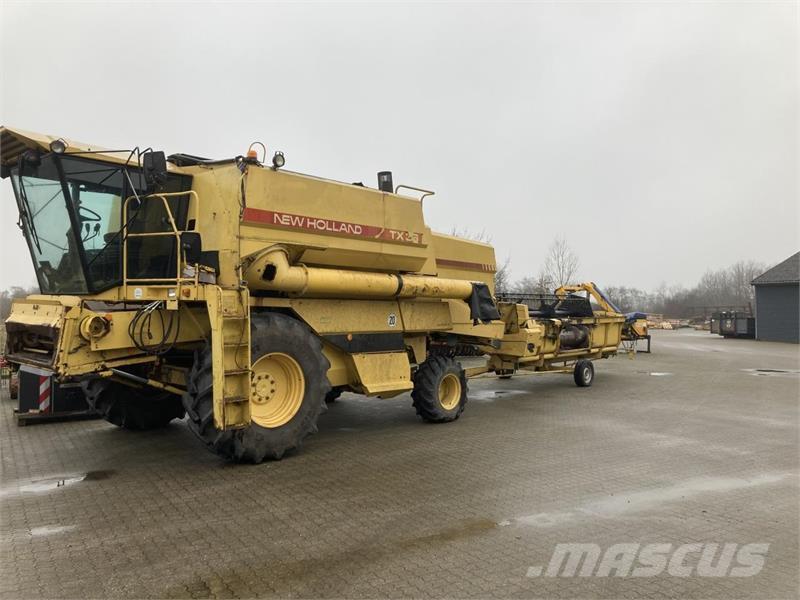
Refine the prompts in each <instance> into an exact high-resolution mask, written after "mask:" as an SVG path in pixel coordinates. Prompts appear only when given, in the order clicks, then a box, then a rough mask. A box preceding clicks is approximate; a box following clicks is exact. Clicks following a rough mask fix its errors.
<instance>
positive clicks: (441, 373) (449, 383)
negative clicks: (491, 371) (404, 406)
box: [411, 354, 467, 423]
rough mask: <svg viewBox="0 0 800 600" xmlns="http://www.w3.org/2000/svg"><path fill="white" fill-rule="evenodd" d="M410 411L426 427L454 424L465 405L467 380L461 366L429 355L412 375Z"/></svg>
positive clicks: (442, 357) (447, 358) (453, 361)
mask: <svg viewBox="0 0 800 600" xmlns="http://www.w3.org/2000/svg"><path fill="white" fill-rule="evenodd" d="M411 398H412V400H413V405H414V408H415V409H416V410H417V414H418V415H419V416H420V417H422V419H423V420H425V421H428V422H430V423H447V422H449V421H455V420H456V419H457V418H458V417H459V416H461V413H462V412H464V406H465V405H466V403H467V376H466V374H465V373H464V369H462V368H461V363H458V362H456V361H455V360H453V359H452V358H449V357H445V356H437V355H435V354H434V355H431V356H429V357H428V359H427V360H426V361H425V362H423V363H422V364H421V365H420V366H419V368H418V369H417V372H416V373H415V374H414V391H412V392H411Z"/></svg>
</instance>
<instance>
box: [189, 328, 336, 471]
mask: <svg viewBox="0 0 800 600" xmlns="http://www.w3.org/2000/svg"><path fill="white" fill-rule="evenodd" d="M250 322H251V361H252V365H251V367H250V368H251V370H252V378H253V379H252V384H251V392H250V393H251V396H250V419H251V422H250V425H248V426H247V427H245V428H242V429H236V430H229V431H220V430H219V429H217V428H216V427H215V426H214V408H213V382H212V381H213V380H212V366H211V349H210V348H208V347H207V348H205V349H203V350H202V351H199V352H198V353H197V356H196V358H195V362H194V365H193V367H192V371H191V373H190V375H189V385H188V391H187V393H186V395H185V396H184V399H183V402H184V405H185V406H186V412H187V413H188V415H189V428H190V429H191V430H192V431H193V432H194V433H195V435H197V437H198V438H200V440H201V441H202V442H203V443H204V444H205V445H206V447H207V448H208V449H209V450H211V451H212V452H215V453H216V454H219V455H220V456H223V457H225V458H227V459H230V460H235V461H238V462H252V463H260V462H261V461H263V460H264V459H274V460H279V459H281V458H282V457H283V455H284V454H285V453H286V452H288V451H291V450H294V449H297V448H299V447H300V444H301V443H302V441H303V439H305V437H306V436H308V435H309V434H311V433H315V432H316V431H317V418H318V417H319V414H320V412H322V410H323V407H324V402H323V399H324V398H325V396H326V395H327V394H328V392H329V391H330V389H331V386H330V383H329V382H328V376H327V372H328V369H329V368H330V363H329V362H328V359H327V358H325V356H324V355H323V353H322V342H321V341H320V339H319V338H318V337H317V336H316V335H314V334H313V333H312V332H311V330H310V329H308V327H306V326H305V325H304V324H303V323H301V322H299V321H297V320H296V319H293V318H291V317H288V316H286V315H281V314H276V313H266V314H262V315H254V316H253V317H252V319H251V321H250Z"/></svg>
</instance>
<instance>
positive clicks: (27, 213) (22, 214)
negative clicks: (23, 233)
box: [19, 173, 42, 254]
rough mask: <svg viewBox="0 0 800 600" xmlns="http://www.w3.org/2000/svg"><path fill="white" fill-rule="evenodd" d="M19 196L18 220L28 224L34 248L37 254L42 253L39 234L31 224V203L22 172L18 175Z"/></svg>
mask: <svg viewBox="0 0 800 600" xmlns="http://www.w3.org/2000/svg"><path fill="white" fill-rule="evenodd" d="M19 198H20V200H21V202H20V207H19V208H20V210H19V218H20V221H24V222H25V223H26V224H27V226H28V232H29V233H30V234H31V240H32V241H33V243H34V244H35V245H36V250H38V251H39V254H41V253H42V245H41V244H40V243H39V234H38V233H37V231H36V225H34V224H33V217H32V216H31V205H30V204H28V195H27V194H26V193H25V183H24V182H23V176H22V173H20V176H19Z"/></svg>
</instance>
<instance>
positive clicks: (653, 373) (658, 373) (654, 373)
mask: <svg viewBox="0 0 800 600" xmlns="http://www.w3.org/2000/svg"><path fill="white" fill-rule="evenodd" d="M636 372H637V373H641V374H642V375H650V376H652V377H669V376H670V375H672V373H670V372H668V371H636Z"/></svg>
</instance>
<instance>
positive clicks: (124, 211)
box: [122, 190, 200, 296]
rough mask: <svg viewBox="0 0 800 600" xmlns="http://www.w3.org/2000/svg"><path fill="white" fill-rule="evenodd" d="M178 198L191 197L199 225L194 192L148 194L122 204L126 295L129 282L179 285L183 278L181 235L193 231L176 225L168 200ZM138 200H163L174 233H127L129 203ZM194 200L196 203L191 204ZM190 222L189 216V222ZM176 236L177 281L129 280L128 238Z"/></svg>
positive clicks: (198, 200) (160, 279)
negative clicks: (156, 282)
mask: <svg viewBox="0 0 800 600" xmlns="http://www.w3.org/2000/svg"><path fill="white" fill-rule="evenodd" d="M176 196H190V202H189V204H190V206H191V205H192V204H194V221H195V223H197V220H198V217H199V216H200V198H199V197H198V195H197V192H195V191H194V190H187V191H184V192H165V193H161V194H148V195H147V196H140V197H138V198H137V197H136V196H128V197H127V198H125V202H123V204H122V214H123V216H124V218H125V223H124V225H123V229H124V230H125V235H124V236H123V238H122V284H123V287H124V290H125V295H126V296H127V294H128V282H129V281H158V282H162V281H163V282H171V281H175V282H176V283H178V282H179V281H180V280H181V279H182V278H181V267H182V263H183V257H182V253H181V233H183V232H184V231H191V230H187V229H184V230H179V229H178V226H177V225H176V224H175V217H174V216H173V214H172V210H171V209H170V207H169V202H168V201H167V198H173V197H176ZM134 199H135V200H138V201H139V202H140V203H141V202H144V201H145V200H156V199H158V200H161V202H162V203H163V204H164V210H165V211H166V213H167V218H168V220H169V224H170V227H171V229H172V231H145V232H141V233H130V232H129V231H127V229H128V226H129V221H128V203H129V202H130V201H131V200H134ZM191 200H194V202H191ZM188 221H189V218H188V215H187V222H188ZM166 235H168V236H174V237H175V244H176V249H177V256H176V260H175V269H176V273H175V279H172V278H153V277H146V278H137V279H129V278H128V238H129V237H158V236H166Z"/></svg>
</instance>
